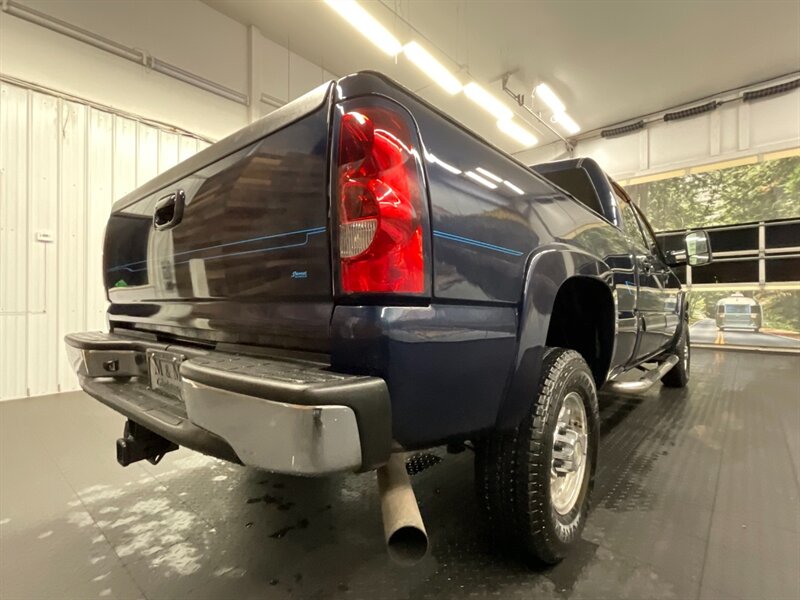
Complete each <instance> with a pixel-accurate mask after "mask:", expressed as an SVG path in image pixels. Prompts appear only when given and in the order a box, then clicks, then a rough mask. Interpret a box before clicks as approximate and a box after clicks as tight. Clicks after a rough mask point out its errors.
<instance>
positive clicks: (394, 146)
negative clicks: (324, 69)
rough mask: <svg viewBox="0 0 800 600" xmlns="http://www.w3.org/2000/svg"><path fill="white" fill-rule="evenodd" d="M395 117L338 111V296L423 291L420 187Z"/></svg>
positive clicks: (372, 110)
mask: <svg viewBox="0 0 800 600" xmlns="http://www.w3.org/2000/svg"><path fill="white" fill-rule="evenodd" d="M412 140H413V137H412V135H411V131H410V130H409V126H408V123H407V120H406V118H405V117H404V116H403V115H402V114H398V113H397V112H395V111H393V110H391V109H389V108H385V107H382V106H369V107H364V108H358V109H353V110H345V113H344V114H343V115H342V117H341V125H340V135H339V150H338V152H339V153H338V160H337V167H338V173H337V186H336V188H337V189H336V193H337V204H338V217H339V259H340V261H341V263H340V273H341V289H342V291H343V292H344V293H391V292H394V293H410V294H419V293H423V292H424V291H425V279H426V277H425V253H424V243H423V228H424V227H423V226H424V219H423V216H424V204H423V189H422V182H421V180H420V175H419V171H418V169H417V161H416V158H415V155H414V150H413V142H412Z"/></svg>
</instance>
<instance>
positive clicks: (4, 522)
mask: <svg viewBox="0 0 800 600" xmlns="http://www.w3.org/2000/svg"><path fill="white" fill-rule="evenodd" d="M9 523H11V519H9V518H8V517H6V518H5V519H0V525H8V524H9Z"/></svg>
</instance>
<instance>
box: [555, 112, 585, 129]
mask: <svg viewBox="0 0 800 600" xmlns="http://www.w3.org/2000/svg"><path fill="white" fill-rule="evenodd" d="M553 119H554V120H555V122H556V123H558V124H559V125H561V126H562V127H563V128H564V129H566V130H567V133H572V134H575V133H578V132H579V131H580V130H581V128H580V125H578V124H577V123H576V122H575V121H574V120H573V118H572V117H570V116H569V115H568V114H567V113H565V112H560V113H556V114H554V115H553Z"/></svg>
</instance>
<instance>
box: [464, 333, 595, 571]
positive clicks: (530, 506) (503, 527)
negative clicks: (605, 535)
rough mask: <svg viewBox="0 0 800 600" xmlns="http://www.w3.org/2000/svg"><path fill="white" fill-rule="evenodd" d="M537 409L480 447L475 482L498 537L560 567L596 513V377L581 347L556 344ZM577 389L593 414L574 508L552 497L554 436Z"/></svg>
mask: <svg viewBox="0 0 800 600" xmlns="http://www.w3.org/2000/svg"><path fill="white" fill-rule="evenodd" d="M537 388H538V389H537V390H536V393H535V396H534V399H533V402H532V403H531V407H530V409H529V411H528V413H527V414H526V416H525V418H523V420H522V422H521V423H520V424H519V425H518V426H517V428H516V429H514V430H511V431H508V432H494V433H492V434H490V435H488V436H487V437H485V438H483V439H481V440H479V441H478V442H477V443H476V448H475V450H476V451H475V487H476V492H477V495H478V503H479V505H480V507H481V511H482V512H483V514H484V518H485V519H486V521H487V523H488V526H489V530H490V532H491V535H492V536H493V537H494V538H495V541H496V542H497V543H498V544H501V545H500V547H501V548H509V549H512V550H513V551H514V552H515V553H516V554H519V555H520V556H521V557H522V558H523V559H525V560H526V561H527V562H533V563H539V564H541V563H544V564H556V563H558V562H559V561H561V560H562V559H563V558H564V557H566V556H567V554H568V553H569V551H570V548H571V547H572V546H573V545H574V544H575V543H576V542H577V541H578V540H579V539H580V536H581V532H582V531H583V527H584V524H585V522H586V517H587V514H588V512H589V497H590V495H591V490H592V487H593V484H594V474H595V469H596V465H597V450H598V441H599V422H600V418H599V414H598V407H597V391H596V388H595V382H594V378H593V377H592V372H591V370H590V369H589V366H588V365H587V364H586V361H584V359H583V357H582V356H581V355H580V354H578V353H577V352H575V351H574V350H566V349H563V348H553V349H551V350H549V351H548V352H547V354H546V355H545V358H544V360H543V363H542V371H541V375H540V377H539V383H538V386H537ZM571 392H577V394H578V395H579V396H580V399H581V400H582V402H583V409H584V411H585V417H586V446H587V448H586V456H585V463H586V468H585V469H584V472H583V478H582V480H581V482H580V487H579V488H576V489H579V490H580V491H579V492H578V495H577V497H576V500H575V504H574V506H573V507H572V509H571V510H569V511H568V512H567V513H566V514H564V515H562V514H559V513H558V511H556V509H555V507H554V505H553V502H552V500H551V496H550V473H551V468H552V465H553V436H554V433H555V428H556V423H557V421H558V415H559V411H560V410H561V406H562V405H563V403H564V398H565V397H566V396H567V395H568V394H570V393H571Z"/></svg>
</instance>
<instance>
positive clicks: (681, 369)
mask: <svg viewBox="0 0 800 600" xmlns="http://www.w3.org/2000/svg"><path fill="white" fill-rule="evenodd" d="M675 354H677V355H678V359H679V360H678V364H677V365H675V366H674V367H672V368H671V369H670V370H669V371H667V374H666V375H664V376H663V377H662V378H661V383H663V384H664V385H665V386H666V387H671V388H682V387H686V384H687V383H689V374H690V372H691V369H692V351H691V345H690V343H689V325H688V324H686V323H684V326H683V331H681V335H680V337H679V338H678V342H677V344H676V348H675Z"/></svg>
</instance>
